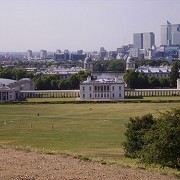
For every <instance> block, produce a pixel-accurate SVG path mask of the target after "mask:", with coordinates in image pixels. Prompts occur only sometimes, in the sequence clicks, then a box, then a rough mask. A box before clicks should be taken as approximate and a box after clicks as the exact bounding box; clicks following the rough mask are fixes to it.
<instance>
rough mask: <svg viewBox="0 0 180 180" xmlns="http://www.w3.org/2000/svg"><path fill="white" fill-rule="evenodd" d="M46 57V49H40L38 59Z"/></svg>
mask: <svg viewBox="0 0 180 180" xmlns="http://www.w3.org/2000/svg"><path fill="white" fill-rule="evenodd" d="M46 57H47V51H46V50H41V51H40V59H46Z"/></svg>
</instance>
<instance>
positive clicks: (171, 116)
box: [140, 108, 180, 169]
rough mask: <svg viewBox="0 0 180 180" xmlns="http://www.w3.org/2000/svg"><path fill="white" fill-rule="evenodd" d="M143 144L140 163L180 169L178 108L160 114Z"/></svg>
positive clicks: (179, 114) (144, 138) (179, 112)
mask: <svg viewBox="0 0 180 180" xmlns="http://www.w3.org/2000/svg"><path fill="white" fill-rule="evenodd" d="M143 143H144V145H143V148H142V150H141V152H140V154H141V160H142V162H144V163H147V164H160V165H161V166H162V167H164V166H169V167H172V168H177V169H180V108H178V109H172V110H171V111H167V112H165V113H162V114H161V115H160V117H159V118H158V119H157V120H156V122H155V123H154V124H153V125H152V127H151V129H150V130H149V131H147V132H146V134H145V135H144V137H143Z"/></svg>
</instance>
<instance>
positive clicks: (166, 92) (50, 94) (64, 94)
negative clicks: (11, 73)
mask: <svg viewBox="0 0 180 180" xmlns="http://www.w3.org/2000/svg"><path fill="white" fill-rule="evenodd" d="M124 93H125V97H126V98H128V97H138V96H142V97H152V96H180V90H178V89H134V90H125V92H124ZM20 96H21V98H78V97H80V90H42V91H21V92H20Z"/></svg>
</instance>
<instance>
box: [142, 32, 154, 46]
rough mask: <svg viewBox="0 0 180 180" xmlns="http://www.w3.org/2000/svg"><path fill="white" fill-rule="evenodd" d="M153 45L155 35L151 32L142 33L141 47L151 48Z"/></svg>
mask: <svg viewBox="0 0 180 180" xmlns="http://www.w3.org/2000/svg"><path fill="white" fill-rule="evenodd" d="M154 45H155V35H154V33H153V32H144V33H143V49H152V47H153V46H154Z"/></svg>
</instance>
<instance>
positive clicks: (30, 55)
mask: <svg viewBox="0 0 180 180" xmlns="http://www.w3.org/2000/svg"><path fill="white" fill-rule="evenodd" d="M26 57H27V59H28V60H31V59H32V57H33V53H32V50H27V54H26Z"/></svg>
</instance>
